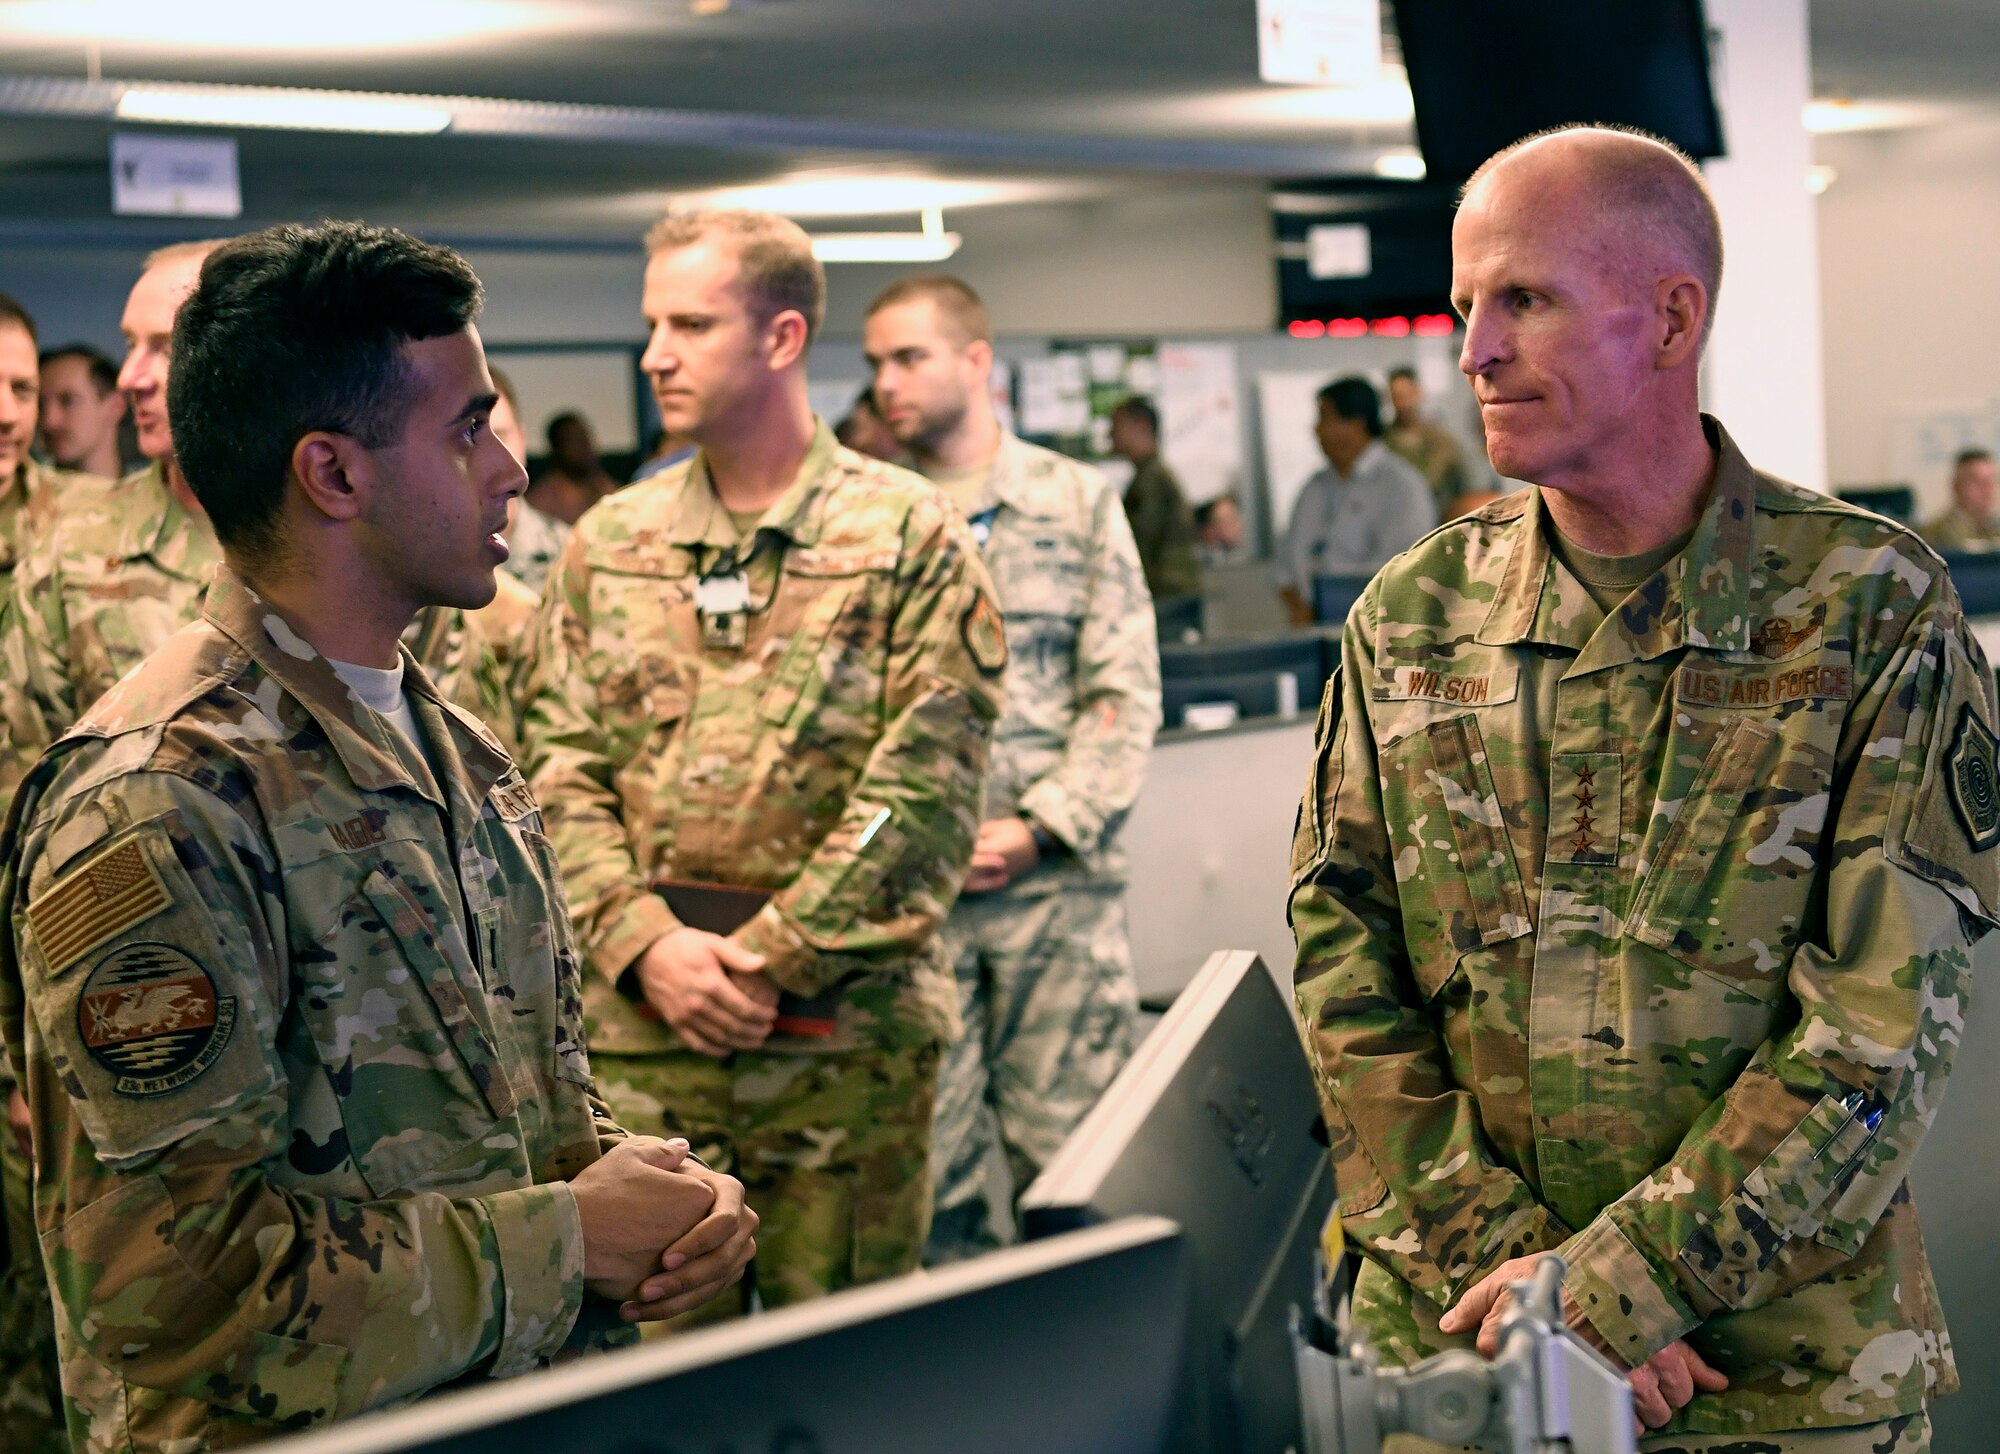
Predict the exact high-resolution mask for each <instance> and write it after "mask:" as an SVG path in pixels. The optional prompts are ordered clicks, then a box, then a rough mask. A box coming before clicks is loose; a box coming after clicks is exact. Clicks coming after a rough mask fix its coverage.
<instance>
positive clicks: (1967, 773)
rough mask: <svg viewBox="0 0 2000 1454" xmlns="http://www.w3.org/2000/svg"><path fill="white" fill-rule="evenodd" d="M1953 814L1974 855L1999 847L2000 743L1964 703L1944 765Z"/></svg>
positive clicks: (1968, 705) (1959, 711) (1960, 709)
mask: <svg viewBox="0 0 2000 1454" xmlns="http://www.w3.org/2000/svg"><path fill="white" fill-rule="evenodd" d="M1945 771H1946V772H1947V773H1948V774H1949V778H1950V783H1949V786H1950V788H1951V807H1952V811H1953V812H1954V813H1956V814H1958V824H1959V826H1960V827H1961V828H1963V829H1964V830H1965V836H1966V840H1967V841H1968V842H1970V843H1971V844H1972V847H1973V849H1974V851H1975V852H1981V853H1983V852H1985V851H1986V850H1987V849H1989V848H1991V847H1992V846H1993V845H1994V844H1996V843H2000V741H1996V739H1995V738H1994V736H1993V733H1992V731H1991V730H1990V729H1989V728H1988V727H1987V725H1986V724H1985V723H1984V722H1982V721H1980V720H1979V714H1978V713H1977V712H1975V711H1973V710H1972V704H1971V703H1970V702H1967V703H1965V704H1963V705H1962V706H1960V708H1959V709H1958V733H1957V735H1956V736H1954V737H1953V738H1952V741H1951V755H1950V757H1948V758H1947V759H1946V761H1945Z"/></svg>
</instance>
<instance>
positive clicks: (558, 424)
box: [510, 401, 590, 449]
mask: <svg viewBox="0 0 2000 1454" xmlns="http://www.w3.org/2000/svg"><path fill="white" fill-rule="evenodd" d="M510 402H511V401H510ZM565 424H575V425H579V426H581V427H582V429H583V431H584V433H586V434H588V433H589V432H590V421H589V420H587V419H585V418H584V417H583V415H581V414H579V413H578V412H577V411H576V410H574V409H565V410H563V411H562V413H560V414H557V415H555V416H554V417H553V418H551V419H550V420H549V422H548V423H547V424H545V425H543V426H542V433H543V434H544V435H545V436H546V437H547V438H548V441H549V448H550V449H554V448H555V447H556V431H557V430H558V429H560V428H562V427H563V425H565Z"/></svg>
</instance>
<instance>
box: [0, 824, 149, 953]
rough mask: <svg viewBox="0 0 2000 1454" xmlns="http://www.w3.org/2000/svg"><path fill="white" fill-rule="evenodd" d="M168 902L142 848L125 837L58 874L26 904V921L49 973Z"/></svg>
mask: <svg viewBox="0 0 2000 1454" xmlns="http://www.w3.org/2000/svg"><path fill="white" fill-rule="evenodd" d="M173 902H174V900H173V895H171V894H169V893H168V892H167V886H166V884H165V883H163V882H162V881H161V879H160V871H159V870H158V869H157V868H155V867H153V864H152V860H150V859H149V858H147V856H146V850H145V848H144V847H143V846H142V845H141V844H140V842H139V840H138V839H136V838H128V839H126V840H125V841H124V842H123V843H120V844H117V845H115V846H114V847H111V848H108V849H106V850H105V851H104V852H103V853H100V854H98V855H97V857H95V858H93V859H91V860H90V862H88V863H86V864H84V865H83V866H82V867H80V868H76V869H72V870H71V871H70V872H69V873H67V874H65V875H63V877H62V878H61V879H60V880H58V881H57V882H56V884H55V886H54V887H53V888H51V889H49V891H48V892H47V893H45V894H43V895H42V896H41V897H40V898H38V899H36V900H35V901H34V902H33V903H31V904H29V905H28V922H29V923H30V924H31V925H33V926H34V930H35V943H36V944H37V945H39V946H40V948H41V951H42V958H43V960H44V961H45V962H46V963H47V965H48V967H49V971H50V973H52V974H53V973H56V972H58V971H60V970H61V969H63V968H64V966H66V965H68V964H70V963H72V962H74V961H75V960H77V959H80V958H82V957H83V956H84V955H85V954H87V953H89V952H90V951H91V950H92V949H95V948H96V947H97V946H98V945H100V944H102V943H103V942H104V941H105V940H107V939H109V938H111V937H113V936H114V935H118V934H123V933H124V932H125V931H126V930H128V929H130V928H132V927H133V926H134V925H136V924H143V923H144V922H145V921H146V920H148V919H150V918H152V917H153V915H155V914H157V913H160V912H161V911H162V910H165V909H168V908H170V907H172V905H173Z"/></svg>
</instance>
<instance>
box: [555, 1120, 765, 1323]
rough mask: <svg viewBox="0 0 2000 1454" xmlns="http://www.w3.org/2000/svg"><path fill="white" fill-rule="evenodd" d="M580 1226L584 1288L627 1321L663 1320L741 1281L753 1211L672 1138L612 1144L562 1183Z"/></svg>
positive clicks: (730, 1183) (750, 1251)
mask: <svg viewBox="0 0 2000 1454" xmlns="http://www.w3.org/2000/svg"><path fill="white" fill-rule="evenodd" d="M570 1190H571V1192H572V1193H573V1194H574V1196H575V1197H576V1210H577V1218H578V1220H579V1221H580V1222H581V1223H582V1226H583V1278H584V1285H585V1286H586V1287H588V1288H589V1289H590V1291H592V1292H594V1293H596V1294H597V1295H598V1296H599V1297H604V1298H610V1299H611V1300H612V1301H614V1302H616V1303H618V1304H619V1315H620V1316H621V1317H623V1318H624V1319H625V1320H626V1321H627V1322H630V1323H637V1322H646V1321H651V1320H654V1319H658V1318H671V1317H675V1316H677V1315H678V1314H680V1313H684V1312H687V1311H688V1310H689V1309H690V1308H696V1307H699V1306H701V1304H703V1303H705V1302H707V1301H708V1300H709V1299H710V1298H712V1297H714V1296H715V1295H716V1294H717V1293H719V1292H721V1291H722V1290H723V1289H724V1288H726V1287H729V1286H730V1285H732V1284H733V1283H735V1282H736V1281H737V1280H738V1279H740V1278H741V1277H742V1276H743V1269H744V1268H745V1267H747V1266H749V1263H750V1259H751V1258H752V1257H753V1256H755V1255H756V1252H757V1241H756V1233H757V1222H758V1217H757V1213H756V1212H755V1211H753V1210H751V1208H749V1207H747V1206H745V1205H744V1203H743V1184H742V1183H741V1182H739V1181H737V1180H736V1178H735V1177H733V1176H725V1175H723V1174H722V1173H721V1172H718V1171H711V1170H709V1169H708V1168H707V1167H706V1166H703V1165H702V1164H701V1163H700V1162H698V1161H691V1160H689V1159H688V1143H687V1142H686V1141H684V1140H682V1139H680V1138H679V1137H676V1138H674V1139H673V1140H671V1141H662V1140H660V1139H659V1138H658V1137H656V1136H634V1137H632V1138H631V1139H630V1140H627V1141H621V1142H619V1143H618V1144H617V1145H615V1146H613V1147H612V1148H611V1149H610V1150H609V1151H607V1152H606V1153H605V1154H604V1155H603V1156H602V1157H601V1158H599V1159H598V1160H597V1161H595V1162H593V1163H592V1164H591V1165H589V1166H587V1167H585V1168H584V1169H583V1170H582V1171H581V1172H579V1173H577V1175H576V1177H575V1178H574V1179H573V1180H572V1181H571V1182H570Z"/></svg>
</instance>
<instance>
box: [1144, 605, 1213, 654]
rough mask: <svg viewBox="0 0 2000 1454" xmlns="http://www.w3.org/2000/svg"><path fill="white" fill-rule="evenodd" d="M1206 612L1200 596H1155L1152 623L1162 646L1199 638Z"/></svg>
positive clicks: (1204, 626)
mask: <svg viewBox="0 0 2000 1454" xmlns="http://www.w3.org/2000/svg"><path fill="white" fill-rule="evenodd" d="M1207 622H1208V613H1207V611H1206V609H1205V608H1204V606H1203V603H1202V599H1201V597H1200V596H1155V597H1154V598H1153V625H1154V627H1155V628H1157V630H1158V631H1159V635H1160V644H1161V645H1162V646H1168V645H1179V644H1181V643H1183V642H1193V641H1199V640H1201V634H1202V632H1203V630H1204V629H1206V626H1207Z"/></svg>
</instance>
